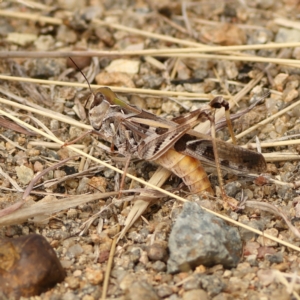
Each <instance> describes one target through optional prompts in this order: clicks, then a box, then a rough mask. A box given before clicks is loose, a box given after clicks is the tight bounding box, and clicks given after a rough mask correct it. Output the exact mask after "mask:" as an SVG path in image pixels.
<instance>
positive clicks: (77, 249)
mask: <svg viewBox="0 0 300 300" xmlns="http://www.w3.org/2000/svg"><path fill="white" fill-rule="evenodd" d="M82 252H83V249H82V247H81V246H80V245H79V244H75V245H73V246H71V247H70V248H69V249H68V251H67V253H66V255H67V256H69V257H71V258H73V257H77V256H79V255H80V254H81V253H82Z"/></svg>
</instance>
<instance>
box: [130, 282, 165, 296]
mask: <svg viewBox="0 0 300 300" xmlns="http://www.w3.org/2000/svg"><path fill="white" fill-rule="evenodd" d="M125 298H126V300H141V299H147V300H159V297H158V295H157V294H156V292H155V291H154V289H153V288H152V286H151V285H149V284H148V283H147V282H145V281H135V282H133V283H132V284H131V286H130V287H129V288H128V289H127V290H126V291H125Z"/></svg>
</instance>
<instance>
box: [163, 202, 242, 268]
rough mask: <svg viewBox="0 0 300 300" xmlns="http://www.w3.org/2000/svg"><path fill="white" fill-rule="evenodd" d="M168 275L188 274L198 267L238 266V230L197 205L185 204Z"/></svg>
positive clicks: (172, 237)
mask: <svg viewBox="0 0 300 300" xmlns="http://www.w3.org/2000/svg"><path fill="white" fill-rule="evenodd" d="M168 246H169V250H170V258H169V260H168V272H169V273H176V272H179V271H188V270H190V269H193V268H195V267H196V266H198V265H205V266H213V265H216V264H222V265H223V266H224V267H225V268H231V267H235V266H236V265H237V264H238V262H239V260H240V256H241V252H242V241H241V238H240V235H239V232H238V230H237V228H235V227H230V226H228V225H227V224H226V223H225V222H224V221H223V220H222V219H220V218H218V217H216V216H214V215H212V214H210V213H208V212H206V211H205V210H203V209H202V208H201V207H200V206H198V205H197V204H196V203H191V202H187V203H185V204H184V207H183V210H182V212H181V214H180V215H179V216H178V219H177V220H176V222H175V224H174V227H173V229H172V232H171V234H170V238H169V243H168Z"/></svg>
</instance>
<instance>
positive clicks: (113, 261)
mask: <svg viewBox="0 0 300 300" xmlns="http://www.w3.org/2000/svg"><path fill="white" fill-rule="evenodd" d="M0 15H1V19H0V36H1V40H0V41H1V43H0V47H1V51H0V57H1V60H0V81H1V85H0V93H1V95H0V96H1V98H0V103H1V104H0V117H1V119H0V125H1V127H0V209H1V210H2V211H1V210H0V262H1V264H0V271H1V272H0V276H4V275H3V274H4V273H3V272H4V271H3V270H4V269H5V268H4V267H3V266H4V260H3V257H4V256H5V255H4V254H3V253H4V252H5V251H6V250H3V247H2V248H1V242H3V241H4V240H5V241H6V238H11V239H16V238H18V237H24V236H26V235H29V234H32V233H36V234H39V235H42V236H44V237H45V238H46V240H47V241H48V242H49V244H50V245H51V247H52V248H53V249H54V251H55V254H56V255H57V257H58V259H59V260H60V262H61V264H62V267H63V269H64V272H65V274H66V277H65V278H64V280H63V281H62V282H60V283H58V284H56V285H55V286H54V287H53V288H51V289H49V290H48V291H46V292H43V293H42V294H40V295H37V296H32V297H28V298H26V297H21V298H22V299H49V300H50V299H51V300H55V299H63V300H69V299H70V300H71V299H78V300H79V299H84V300H92V299H124V300H125V299H143V298H144V299H151V300H152V299H170V300H177V299H178V300H179V299H185V300H187V299H214V300H222V299H300V296H299V293H300V277H299V274H300V270H299V264H298V263H299V262H300V259H299V251H300V232H299V229H298V228H299V226H300V223H299V220H300V219H299V218H300V202H299V200H300V198H299V196H298V194H299V189H298V186H299V177H300V173H299V169H300V168H299V162H298V161H299V158H300V156H299V151H300V148H299V146H298V144H299V128H300V122H299V115H300V114H299V104H300V101H299V91H300V71H299V70H300V69H299V67H300V65H299V60H298V58H300V21H299V16H300V3H299V1H296V0H285V1H274V0H256V1H247V0H244V1H243V0H240V1H238V0H229V1H225V0H223V1H192V2H188V1H166V0H162V1H157V0H154V1H146V0H139V1H119V0H112V1H101V0H90V1H87V0H86V1H73V0H69V1H60V0H56V1H55V0H53V1H51V0H46V1H42V3H40V1H29V0H28V1H27V0H23V1H1V3H0ZM68 57H72V58H73V60H74V61H75V62H76V64H77V67H75V66H74V63H73V62H72V61H71V60H70V59H69V58H68ZM78 69H80V70H81V71H82V72H79V71H78ZM83 74H84V75H85V77H86V78H84V76H83ZM87 81H88V83H90V84H91V88H92V89H96V88H98V87H100V86H108V87H110V88H111V89H112V90H113V91H114V92H116V93H117V95H118V97H120V99H122V100H124V101H128V103H129V104H131V105H135V106H136V107H138V108H140V109H145V110H147V111H149V112H151V113H152V114H154V115H157V116H159V117H160V118H161V119H159V120H171V119H172V118H174V117H179V116H182V115H184V114H188V113H189V112H191V111H194V110H197V109H200V108H206V107H207V103H208V102H209V101H210V100H212V99H213V98H214V97H216V96H222V97H223V98H224V99H225V100H227V101H229V103H230V106H231V113H232V114H238V113H240V114H239V115H237V117H236V118H235V119H234V121H233V130H234V133H235V135H236V137H237V144H238V145H240V146H245V145H247V147H248V148H250V149H252V150H254V151H257V150H259V151H261V152H262V153H263V155H264V157H265V160H266V163H267V165H266V169H265V170H264V171H263V172H262V174H252V175H250V174H245V173H251V171H246V172H244V174H243V175H241V174H236V173H237V172H234V170H231V169H232V168H231V165H232V164H233V163H234V161H235V159H236V156H239V155H241V151H242V150H241V149H240V148H238V150H236V148H234V147H233V148H230V149H233V151H232V152H230V151H229V150H228V151H227V152H226V153H227V155H228V156H227V157H226V162H224V161H223V163H224V164H227V165H229V169H227V170H226V172H224V173H223V174H222V176H223V180H224V184H225V191H226V193H227V194H228V195H229V196H231V197H233V198H235V199H236V200H237V201H241V199H242V200H245V199H246V201H244V202H245V203H243V207H245V209H238V210H237V209H233V208H232V207H228V206H226V205H224V202H223V200H222V197H221V192H220V188H219V184H220V183H219V182H218V177H217V175H216V171H215V168H211V166H208V167H207V168H206V170H207V172H208V174H209V179H210V182H211V183H212V188H213V190H214V195H213V196H207V195H206V196H199V195H191V193H190V192H189V190H188V189H187V187H186V186H185V185H184V184H183V183H182V180H181V179H179V178H178V177H176V176H175V175H171V176H169V175H170V174H169V173H168V172H167V171H163V170H158V165H157V164H155V163H154V162H151V161H147V160H145V159H141V158H137V157H133V158H132V160H131V162H130V164H129V166H128V168H127V171H126V173H127V174H130V175H132V176H135V177H137V178H138V179H136V180H132V178H129V177H126V178H125V179H124V184H122V179H123V177H122V175H121V174H120V173H118V172H116V170H114V169H110V168H109V166H107V165H106V164H108V165H110V166H112V167H117V168H118V169H121V170H124V168H125V165H126V159H124V152H125V154H129V153H128V152H129V150H128V149H129V148H130V146H129V145H127V148H126V147H125V150H124V149H123V150H122V151H123V152H122V151H121V150H120V149H116V148H117V147H115V149H113V146H112V143H111V141H109V140H106V141H105V140H104V139H103V136H102V137H101V136H100V137H99V136H97V135H94V134H93V135H92V134H90V133H89V134H87V135H85V136H84V137H82V138H81V139H79V140H78V141H76V142H75V143H74V144H72V145H71V146H70V147H61V146H62V145H63V144H64V143H65V142H66V141H72V140H74V139H75V138H77V137H80V136H81V135H82V134H84V133H85V132H87V131H88V130H90V129H91V126H90V122H89V118H88V116H89V113H88V111H87V107H88V105H86V102H87V101H86V100H87V98H88V97H89V96H90V95H91V90H90V89H89V88H88V86H87ZM267 92H268V93H267ZM259 98H262V101H261V102H260V103H259V104H257V105H255V107H254V108H252V109H251V110H249V109H248V108H249V107H250V106H251V105H252V104H253V103H255V101H256V100H257V99H259ZM123 110H126V108H124V109H123ZM123 110H122V113H123ZM116 111H117V112H120V111H121V110H118V108H116V110H114V112H116ZM241 112H243V113H241ZM116 116H117V113H115V114H113V116H112V118H113V120H117V117H116ZM222 116H223V109H221V110H220V111H218V112H217V113H216V121H217V122H218V121H220V120H221V122H222V119H221V118H222ZM145 119H147V118H146V117H145ZM148 119H149V118H148ZM22 122H23V123H22ZM124 122H125V121H124ZM223 123H225V122H223ZM18 124H19V125H18ZM147 124H148V123H147ZM218 124H219V125H220V123H217V125H218ZM30 125H31V126H32V127H30ZM221 125H222V124H221ZM221 125H220V127H222V128H221V129H220V130H218V131H217V137H218V138H219V139H222V140H223V141H227V140H228V139H229V138H230V134H229V130H228V129H227V127H226V126H221ZM109 126H110V125H109ZM109 126H108V127H107V128H108V129H109V128H110V127H109ZM143 126H144V125H143ZM143 126H141V127H139V128H140V130H142V129H145V126H144V127H143ZM153 126H154V125H153ZM210 127H211V126H210V123H209V122H204V121H203V122H199V125H198V126H197V127H196V128H197V130H200V131H201V132H202V133H205V134H209V129H210ZM217 127H218V126H217ZM141 128H142V129H141ZM159 129H162V131H163V130H165V129H163V128H159ZM118 130H119V128H118V129H117V130H116V132H118ZM145 130H146V129H145ZM125 134H129V135H130V136H131V135H132V136H133V137H134V134H132V132H130V133H128V132H127V133H124V135H125ZM133 139H134V138H133ZM148 140H149V139H148ZM148 140H147V141H148ZM127 141H129V142H130V141H131V140H130V139H127ZM228 143H229V142H228ZM148 144H149V145H150V143H148ZM148 144H147V145H148ZM149 147H150V146H149ZM228 147H229V146H228ZM153 148H155V146H153ZM76 151H77V152H76ZM118 151H119V153H121V154H123V155H118ZM220 151H221V149H220ZM235 151H236V152H235ZM125 156H126V155H125ZM203 156H209V154H207V153H203ZM62 160H64V161H63V162H61V161H62ZM100 160H101V161H102V162H104V164H103V163H101V162H99V161H100ZM105 163H106V164H105ZM43 171H45V172H44V173H42V172H43ZM164 172H165V173H164ZM157 173H158V175H157ZM38 174H40V177H38V178H36V179H34V178H35V176H37V175H38ZM260 175H261V176H260ZM153 176H157V177H156V179H155V181H154V179H153ZM164 176H165V177H166V179H165V180H164V181H163V182H160V180H159V179H157V178H158V177H159V178H162V177H164ZM151 178H152V179H151ZM139 179H141V180H144V181H146V182H149V180H150V183H151V182H155V183H154V185H157V186H160V187H162V189H163V190H166V191H169V192H172V193H173V194H174V195H173V196H170V195H163V194H161V192H158V191H154V190H153V189H152V188H150V189H151V192H148V194H145V190H144V188H145V186H144V184H143V183H142V182H139V181H138V180H139ZM152 180H153V181H152ZM161 181H162V180H161ZM158 182H159V183H158ZM120 189H121V190H123V191H127V190H129V192H126V193H125V192H124V193H123V194H122V196H121V197H119V195H118V194H119V191H120ZM24 192H25V193H24ZM140 193H142V195H140ZM143 193H144V194H143ZM145 195H147V199H146V198H145V199H146V200H145V199H144V198H143V197H145ZM149 195H150V196H149ZM139 197H140V198H139ZM179 198H184V199H188V200H190V201H194V202H196V203H198V204H200V205H201V206H203V207H205V208H207V209H210V210H212V211H214V212H216V213H218V214H220V217H221V218H229V219H230V220H232V221H230V220H227V221H226V224H228V226H230V227H234V228H237V230H238V233H239V235H240V237H241V244H242V247H243V249H242V252H241V254H240V259H239V262H238V263H237V264H236V265H235V266H234V267H228V266H226V265H224V264H222V263H209V264H205V263H201V262H200V263H199V264H197V265H196V266H195V265H193V266H191V265H190V266H189V268H187V269H184V268H182V269H180V270H179V271H177V272H170V267H169V260H170V256H171V255H172V251H173V250H172V248H171V247H172V246H170V234H171V231H172V228H174V224H175V223H176V220H177V219H179V216H180V213H181V212H182V207H183V201H181V200H183V199H179ZM143 199H144V200H143ZM12 205H15V206H14V207H13V206H12ZM16 205H19V206H18V207H16ZM141 207H143V210H145V212H143V214H142V217H139V218H137V220H136V221H135V222H134V223H133V224H131V223H130V222H129V221H128V220H129V219H132V218H134V216H133V215H135V214H137V215H138V216H139V213H138V209H140V210H142V208H141ZM5 208H6V209H7V208H8V209H10V211H8V210H6V211H4V210H3V209H5ZM13 208H15V209H14V211H13ZM234 221H235V222H238V223H239V224H240V225H237V224H236V223H235V224H233V223H232V222H234ZM128 222H129V223H130V226H128V228H127V229H126V232H125V229H124V227H125V228H126V226H125V225H126V224H128ZM191 222H192V220H191ZM245 226H249V227H251V228H254V230H257V231H256V232H255V231H251V229H250V228H245ZM122 230H123V231H122ZM120 232H122V233H124V237H122V238H120V239H118V240H117V237H118V236H119V234H120ZM261 232H263V234H264V236H262V235H261V234H260V233H261ZM270 236H271V237H273V239H268V238H266V237H270ZM218 242H219V241H217V240H216V245H217V243H218ZM228 243H230V241H228ZM214 247H216V248H217V246H214ZM1 251H4V252H3V253H2V252H1ZM1 255H2V256H1ZM3 255H4V256H3ZM190 255H192V252H191V253H190ZM110 256H111V257H110ZM1 257H2V258H1ZM186 260H187V261H188V260H189V257H188V255H187V257H186ZM16 263H17V262H16ZM35 267H36V268H39V265H35V266H34V265H29V266H27V267H26V268H29V269H27V270H26V272H28V270H29V271H30V272H29V273H30V274H32V276H33V274H34V273H35V272H36V268H35ZM31 272H32V273H31ZM24 274H25V273H24ZM14 280H16V281H18V280H20V282H22V281H23V279H14ZM19 296H20V295H15V296H12V295H11V296H8V297H7V299H19V298H20V297H19ZM3 297H5V296H4V295H3Z"/></svg>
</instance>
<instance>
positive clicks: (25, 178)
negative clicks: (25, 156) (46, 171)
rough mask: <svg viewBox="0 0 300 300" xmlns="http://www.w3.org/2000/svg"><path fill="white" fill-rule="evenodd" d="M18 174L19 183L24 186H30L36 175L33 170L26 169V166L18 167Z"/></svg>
mask: <svg viewBox="0 0 300 300" xmlns="http://www.w3.org/2000/svg"><path fill="white" fill-rule="evenodd" d="M16 172H17V176H18V179H19V181H20V182H21V183H22V184H24V185H25V184H28V183H29V182H30V181H31V180H32V179H33V176H34V173H33V171H32V169H30V168H28V167H26V166H24V165H23V166H20V167H16Z"/></svg>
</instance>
